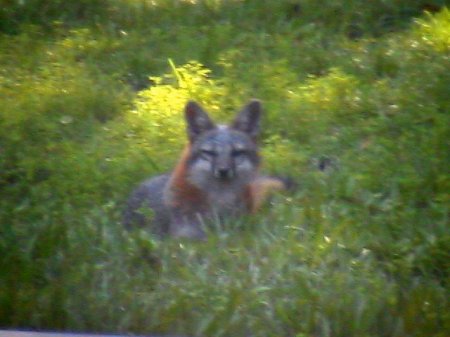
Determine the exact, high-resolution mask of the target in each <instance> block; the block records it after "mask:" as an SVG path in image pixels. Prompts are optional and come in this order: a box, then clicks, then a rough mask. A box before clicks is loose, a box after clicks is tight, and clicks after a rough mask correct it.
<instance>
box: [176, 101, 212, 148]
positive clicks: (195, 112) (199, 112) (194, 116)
mask: <svg viewBox="0 0 450 337" xmlns="http://www.w3.org/2000/svg"><path fill="white" fill-rule="evenodd" d="M184 112H185V116H186V122H187V133H188V136H189V140H190V141H191V142H193V141H194V140H195V139H196V138H197V137H198V136H199V135H200V134H202V133H203V132H205V131H208V130H211V129H214V128H215V127H216V125H215V124H214V123H213V121H212V120H211V119H210V118H209V116H208V114H207V113H206V112H205V111H204V110H203V109H202V107H201V106H200V105H198V103H196V102H194V101H189V102H188V103H187V104H186V107H185V109H184Z"/></svg>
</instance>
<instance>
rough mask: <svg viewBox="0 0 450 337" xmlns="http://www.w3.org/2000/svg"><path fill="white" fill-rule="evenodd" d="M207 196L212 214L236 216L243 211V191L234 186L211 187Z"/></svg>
mask: <svg viewBox="0 0 450 337" xmlns="http://www.w3.org/2000/svg"><path fill="white" fill-rule="evenodd" d="M207 196H208V203H209V206H210V210H211V211H212V212H213V214H218V215H221V216H227V215H237V214H240V213H242V211H243V210H244V209H245V200H244V197H243V190H242V189H241V188H238V187H236V186H220V185H219V186H211V188H210V189H208V191H207Z"/></svg>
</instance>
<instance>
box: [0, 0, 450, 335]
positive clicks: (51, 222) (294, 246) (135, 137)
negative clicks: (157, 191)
mask: <svg viewBox="0 0 450 337" xmlns="http://www.w3.org/2000/svg"><path fill="white" fill-rule="evenodd" d="M443 5H444V1H437V0H436V1H419V0H418V1H406V0H405V1H403V0H398V1H384V0H383V1H382V0H380V1H373V2H370V3H368V2H360V1H339V0H329V1H326V2H325V3H322V2H317V1H309V0H305V1H302V2H299V1H291V0H286V1H259V0H258V1H256V0H249V1H206V0H204V1H172V0H159V1H126V0H115V1H78V2H73V3H68V2H63V1H42V0H35V1H9V2H7V5H5V6H1V9H0V22H1V23H0V31H1V32H2V35H0V100H1V104H2V109H1V110H0V128H1V130H2V132H1V133H0V199H1V200H2V203H1V206H0V223H1V226H0V270H1V271H2V272H1V273H0V326H1V327H6V328H29V329H39V330H45V329H48V330H70V331H92V332H123V333H125V332H130V333H137V334H148V333H170V334H183V335H190V336H249V335H251V336H298V337H304V336H323V337H326V336H345V337H348V336H358V337H359V336H364V337H370V336H374V337H375V336H441V337H444V336H447V335H448V331H450V315H449V312H450V310H449V303H448V295H447V294H448V289H449V284H448V279H449V276H450V269H449V268H450V265H449V263H448V261H450V256H449V252H448V247H449V245H450V233H449V227H448V205H449V198H448V191H449V189H450V179H449V177H448V167H449V166H450V162H449V156H448V149H449V143H448V139H449V134H450V132H449V125H450V123H449V117H448V112H449V111H450V100H449V94H448V88H450V78H449V76H448V69H449V68H450V63H449V58H448V52H449V47H450V42H449V41H450V40H449V37H450V26H449V22H450V14H449V13H450V12H449V10H448V9H447V8H440V7H442V6H443ZM423 11H427V12H425V13H424V12H423ZM251 97H257V98H260V99H262V100H263V104H264V108H265V114H264V124H263V134H262V139H261V147H262V152H263V156H264V165H263V170H264V171H268V172H274V173H276V174H280V175H282V176H290V177H292V178H294V180H295V181H296V183H297V185H298V186H297V191H295V192H294V193H291V194H287V195H277V196H275V197H274V199H273V201H272V205H271V207H270V208H269V207H268V208H267V209H265V210H263V212H262V214H260V215H258V216H255V217H251V218H244V219H239V220H238V221H229V222H228V223H225V224H223V225H222V226H216V227H217V228H216V227H214V226H213V228H211V229H210V230H209V233H208V240H207V241H206V242H201V243H199V242H177V241H174V240H165V241H156V240H155V239H154V238H153V237H152V236H151V235H150V234H149V233H148V232H147V231H145V230H142V231H139V230H136V231H132V232H127V231H125V230H124V229H123V228H122V225H121V212H122V210H123V208H124V203H125V200H126V198H127V195H128V193H129V192H130V191H131V190H132V188H133V187H134V186H135V185H136V184H138V183H139V181H140V180H142V179H144V178H146V177H148V176H151V175H154V174H157V173H159V172H164V171H167V170H170V168H171V167H173V165H174V163H175V162H176V160H177V158H178V156H179V152H180V151H181V150H182V148H183V146H184V144H185V142H186V136H185V131H184V130H185V126H184V121H183V114H182V110H183V106H184V105H185V104H186V102H187V101H188V100H190V99H194V100H197V101H199V102H200V103H201V104H202V105H204V106H205V108H206V109H207V110H208V111H210V112H211V114H212V115H213V116H214V118H215V119H217V120H219V121H224V122H226V121H228V120H230V118H232V116H233V115H234V114H235V112H236V110H237V109H239V107H240V106H241V105H243V104H244V103H245V101H246V100H248V99H250V98H251ZM149 216H151V214H149Z"/></svg>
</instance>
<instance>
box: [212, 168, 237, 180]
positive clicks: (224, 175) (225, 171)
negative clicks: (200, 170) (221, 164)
mask: <svg viewBox="0 0 450 337" xmlns="http://www.w3.org/2000/svg"><path fill="white" fill-rule="evenodd" d="M215 175H216V178H219V179H229V178H231V177H232V176H233V172H232V171H231V169H229V168H218V169H217V170H216V172H215Z"/></svg>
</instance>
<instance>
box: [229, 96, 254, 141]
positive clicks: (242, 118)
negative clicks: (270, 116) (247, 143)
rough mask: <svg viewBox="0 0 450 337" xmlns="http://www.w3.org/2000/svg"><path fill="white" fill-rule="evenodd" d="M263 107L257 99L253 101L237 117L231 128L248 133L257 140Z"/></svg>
mask: <svg viewBox="0 0 450 337" xmlns="http://www.w3.org/2000/svg"><path fill="white" fill-rule="evenodd" d="M261 113H262V107H261V102H260V101H259V100H257V99H253V100H251V101H250V102H249V103H248V104H247V105H246V106H244V108H243V109H242V110H241V112H239V114H238V115H237V116H236V118H235V120H234V121H233V123H231V127H232V128H233V129H236V130H239V131H242V132H245V133H247V134H248V135H249V136H250V137H251V138H252V139H254V140H255V139H256V137H257V136H258V134H259V124H260V120H261Z"/></svg>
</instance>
